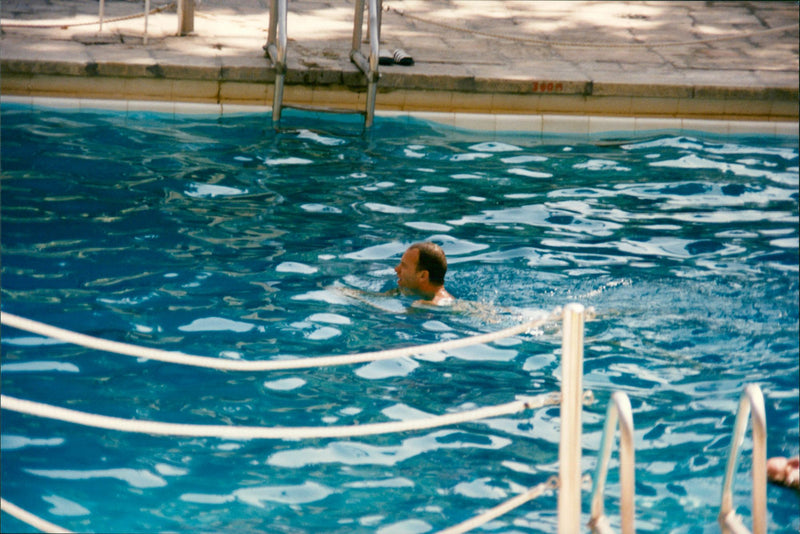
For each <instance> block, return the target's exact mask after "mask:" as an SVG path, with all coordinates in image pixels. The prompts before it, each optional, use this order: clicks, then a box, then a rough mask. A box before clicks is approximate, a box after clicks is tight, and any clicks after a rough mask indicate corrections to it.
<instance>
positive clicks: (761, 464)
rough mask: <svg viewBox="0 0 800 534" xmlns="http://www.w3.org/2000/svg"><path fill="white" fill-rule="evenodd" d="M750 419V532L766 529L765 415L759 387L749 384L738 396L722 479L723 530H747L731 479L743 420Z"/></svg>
mask: <svg viewBox="0 0 800 534" xmlns="http://www.w3.org/2000/svg"><path fill="white" fill-rule="evenodd" d="M748 419H750V422H751V425H752V434H753V453H752V455H753V467H752V469H753V472H752V478H753V489H752V497H753V509H752V513H753V533H754V534H766V532H767V416H766V412H765V410H764V395H763V394H762V393H761V388H760V387H758V386H757V385H755V384H749V385H747V386H746V387H745V388H744V391H743V392H742V394H741V396H740V397H739V409H738V410H737V412H736V422H735V423H734V427H733V435H732V436H731V448H730V452H729V453H728V466H727V469H726V470H725V478H724V479H723V483H722V499H721V504H720V509H719V518H718V519H719V524H720V527H721V528H722V532H723V534H728V533H739V532H749V531H748V530H747V527H745V526H744V524H743V523H742V520H741V518H740V517H739V516H738V515H737V514H736V508H735V506H734V505H733V479H734V475H735V472H736V467H737V464H738V460H739V452H740V450H741V447H742V444H743V443H744V434H745V432H746V430H747V420H748Z"/></svg>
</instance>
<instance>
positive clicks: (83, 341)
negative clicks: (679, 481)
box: [0, 308, 561, 372]
mask: <svg viewBox="0 0 800 534" xmlns="http://www.w3.org/2000/svg"><path fill="white" fill-rule="evenodd" d="M560 317H561V309H560V308H556V310H555V311H553V312H552V313H551V314H550V315H549V316H547V317H544V318H541V319H535V320H532V321H527V322H524V323H521V324H519V325H516V326H512V327H509V328H505V329H503V330H498V331H496V332H491V333H488V334H480V335H477V336H470V337H465V338H461V339H452V340H449V341H441V342H438V343H431V344H429V345H417V346H414V347H404V348H399V349H389V350H382V351H372V352H362V353H359V354H343V355H340V356H314V357H305V358H295V359H285V360H263V361H253V360H249V361H244V360H224V359H222V358H213V357H209V356H195V355H191V354H185V353H183V352H174V351H167V350H161V349H153V348H147V347H140V346H138V345H131V344H129V343H121V342H119V341H110V340H107V339H101V338H97V337H92V336H87V335H86V334H79V333H78V332H72V331H70V330H65V329H63V328H58V327H55V326H51V325H48V324H44V323H40V322H37V321H32V320H31V319H26V318H24V317H20V316H18V315H13V314H11V313H7V312H0V323H2V324H4V325H6V326H10V327H13V328H18V329H20V330H25V331H27V332H31V333H34V334H39V335H42V336H45V337H49V338H52V339H57V340H60V341H64V342H67V343H72V344H74V345H80V346H82V347H86V348H90V349H96V350H101V351H105V352H113V353H116V354H121V355H124V356H134V357H136V358H145V359H148V360H158V361H161V362H168V363H175V364H180V365H191V366H194V367H206V368H209V369H218V370H224V371H250V372H252V371H284V370H288V369H308V368H312V367H330V366H334V365H352V364H356V363H364V362H372V361H377V360H391V359H394V358H403V357H409V356H417V355H420V354H428V353H431V352H442V351H447V350H454V349H458V348H462V347H467V346H470V345H477V344H481V343H490V342H492V341H496V340H498V339H502V338H506V337H510V336H514V335H517V334H522V333H525V332H528V331H530V330H534V329H536V328H539V327H540V326H542V325H544V324H545V323H547V322H550V321H553V320H556V319H559V318H560Z"/></svg>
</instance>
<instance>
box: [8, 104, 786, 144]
mask: <svg viewBox="0 0 800 534" xmlns="http://www.w3.org/2000/svg"><path fill="white" fill-rule="evenodd" d="M0 102H2V103H4V104H17V105H29V106H42V107H49V108H58V109H72V110H76V111H80V110H90V109H103V110H113V111H123V112H126V113H136V112H142V111H151V112H160V113H165V114H172V115H178V114H189V115H192V114H196V115H217V116H223V115H233V114H242V113H264V114H269V113H271V111H272V108H271V106H262V105H248V104H227V103H219V104H211V103H203V102H196V103H191V102H188V103H187V102H173V101H159V100H111V99H92V98H59V97H41V96H16V95H0ZM376 115H377V116H378V117H393V118H397V119H407V120H413V119H421V120H426V121H430V122H434V123H437V124H441V125H444V126H451V127H455V128H461V129H467V130H478V131H486V132H496V133H500V132H525V133H534V134H539V135H579V136H602V135H609V134H613V133H615V132H616V133H620V134H622V133H625V134H631V133H644V132H654V131H673V132H687V133H688V132H699V131H702V132H709V133H713V134H717V135H745V134H752V135H767V136H773V137H774V136H790V137H798V136H800V124H798V123H797V122H793V121H753V120H713V119H691V118H680V117H674V118H670V117H665V118H660V117H628V116H607V115H568V114H549V113H543V114H492V113H466V112H440V111H433V110H432V111H376Z"/></svg>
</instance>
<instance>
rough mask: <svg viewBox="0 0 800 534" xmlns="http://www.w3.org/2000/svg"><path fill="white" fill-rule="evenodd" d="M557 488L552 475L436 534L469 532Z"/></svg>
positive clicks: (554, 477) (556, 479)
mask: <svg viewBox="0 0 800 534" xmlns="http://www.w3.org/2000/svg"><path fill="white" fill-rule="evenodd" d="M557 488H558V477H557V476H555V475H553V476H551V477H550V478H549V479H547V481H546V482H542V483H541V484H537V485H535V486H534V487H532V488H530V489H529V490H528V491H525V492H523V493H520V494H519V495H517V496H516V497H512V498H511V499H508V500H507V501H505V502H504V503H502V504H499V505H497V506H495V507H494V508H491V509H489V510H486V511H485V512H484V513H482V514H480V515H477V516H475V517H473V518H472V519H468V520H466V521H464V522H463V523H459V524H458V525H453V526H452V527H449V528H446V529H444V530H440V531H439V533H438V534H463V533H464V532H469V531H470V530H473V529H476V528H478V527H479V526H481V525H485V524H486V523H488V522H489V521H491V520H492V519H497V518H498V517H500V516H501V515H504V514H506V513H508V512H510V511H511V510H513V509H514V508H517V507H519V506H522V505H523V504H525V503H526V502H528V501H532V500H533V499H536V498H537V497H541V496H542V495H544V494H545V493H547V492H548V491H552V490H555V489H557Z"/></svg>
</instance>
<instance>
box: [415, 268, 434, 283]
mask: <svg viewBox="0 0 800 534" xmlns="http://www.w3.org/2000/svg"><path fill="white" fill-rule="evenodd" d="M417 276H418V277H419V280H420V282H422V283H423V284H424V283H427V282H428V278H430V276H431V273H430V272H429V271H428V270H427V269H422V270H421V271H417Z"/></svg>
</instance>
